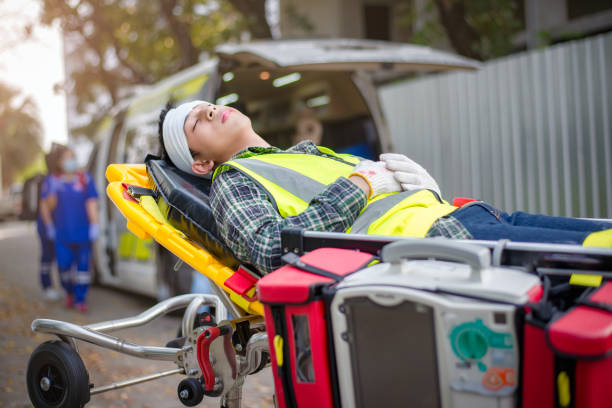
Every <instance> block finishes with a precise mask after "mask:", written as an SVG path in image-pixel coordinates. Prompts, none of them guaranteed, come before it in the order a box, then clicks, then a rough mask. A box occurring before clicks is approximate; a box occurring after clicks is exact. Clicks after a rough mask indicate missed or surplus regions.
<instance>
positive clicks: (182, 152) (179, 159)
mask: <svg viewBox="0 0 612 408" xmlns="http://www.w3.org/2000/svg"><path fill="white" fill-rule="evenodd" d="M202 103H208V102H206V101H193V102H186V103H184V104H182V105H179V106H177V107H176V108H174V109H170V110H169V111H168V113H166V117H165V118H164V124H163V127H162V132H163V138H164V147H165V148H166V151H167V152H168V156H170V160H172V162H173V163H174V165H175V166H176V167H178V168H179V169H181V170H183V171H184V172H186V173H190V174H195V175H196V176H200V177H208V178H210V174H206V175H203V174H198V173H195V172H194V171H193V170H192V169H191V165H192V164H193V157H191V152H189V146H188V145H187V136H186V135H185V120H187V115H189V112H191V110H192V109H193V108H195V107H196V106H198V105H200V104H202Z"/></svg>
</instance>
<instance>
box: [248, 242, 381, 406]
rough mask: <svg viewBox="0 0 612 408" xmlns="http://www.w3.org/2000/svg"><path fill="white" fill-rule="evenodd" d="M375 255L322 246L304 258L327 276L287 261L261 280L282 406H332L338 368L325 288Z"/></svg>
mask: <svg viewBox="0 0 612 408" xmlns="http://www.w3.org/2000/svg"><path fill="white" fill-rule="evenodd" d="M296 258H297V257H296ZM373 259H374V257H373V256H372V255H371V254H368V253H364V252H357V251H352V250H345V249H334V248H321V249H317V250H314V251H312V252H310V253H308V254H306V255H304V256H303V257H301V260H302V261H303V262H304V263H307V264H308V267H309V268H312V267H314V268H321V271H320V272H321V273H323V274H325V275H328V276H323V275H319V274H317V273H316V271H314V273H313V272H307V271H305V270H302V269H298V268H296V267H294V266H291V265H286V266H284V267H282V268H280V269H278V270H277V271H275V272H273V273H271V274H269V275H266V276H265V277H263V278H262V279H261V280H260V281H259V282H258V284H257V290H258V297H259V300H260V301H261V302H262V303H263V304H264V305H265V319H266V330H267V332H268V339H269V341H270V354H271V356H270V357H271V360H272V367H273V373H274V386H275V388H276V398H277V404H278V407H279V408H281V407H295V406H297V403H296V401H299V402H300V406H304V407H320V408H325V407H332V406H333V400H334V399H333V395H332V385H331V378H330V375H331V374H330V373H331V370H335V367H334V365H333V363H332V362H330V358H329V356H330V344H329V337H328V333H329V332H328V327H327V325H328V323H329V318H328V315H327V310H326V307H325V303H324V301H323V298H322V297H323V293H322V289H323V287H325V286H328V285H330V284H331V283H333V282H334V280H335V278H339V277H341V276H345V275H347V274H349V273H351V272H354V271H356V270H359V269H361V268H362V267H365V266H366V265H367V264H368V263H370V262H371V261H372V260H373ZM334 275H336V276H334Z"/></svg>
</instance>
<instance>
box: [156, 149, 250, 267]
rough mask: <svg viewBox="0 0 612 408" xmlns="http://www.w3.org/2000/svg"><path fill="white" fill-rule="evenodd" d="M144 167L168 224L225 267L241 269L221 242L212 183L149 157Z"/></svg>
mask: <svg viewBox="0 0 612 408" xmlns="http://www.w3.org/2000/svg"><path fill="white" fill-rule="evenodd" d="M145 163H146V166H147V173H148V175H149V177H150V178H151V179H152V180H153V181H154V183H155V191H156V192H157V193H158V194H157V200H156V201H157V204H158V206H159V209H160V210H161V212H162V214H163V215H164V216H165V217H166V219H167V220H168V222H169V223H170V224H171V225H172V226H173V227H175V228H176V229H178V230H180V231H182V232H183V233H184V234H185V235H187V237H189V238H190V239H191V240H193V241H195V242H197V243H198V244H200V245H202V246H203V247H204V248H206V249H207V250H208V252H210V253H211V254H212V255H214V256H215V257H216V258H217V259H219V261H221V262H222V263H223V264H225V265H227V266H228V267H230V268H232V269H235V268H236V267H238V265H239V264H240V262H239V261H238V260H237V259H236V258H235V257H234V255H233V253H232V251H231V250H230V249H229V248H228V247H227V246H226V245H225V244H224V243H223V242H222V241H221V239H220V238H219V231H218V229H217V225H216V223H215V220H214V218H213V213H212V209H211V208H210V198H209V194H210V185H211V181H210V180H207V179H204V178H201V177H196V176H193V175H191V174H188V173H185V172H182V171H181V170H179V169H177V168H176V167H174V166H171V165H169V164H168V163H167V162H165V161H164V160H159V159H157V158H156V157H155V156H148V157H147V159H146V160H145Z"/></svg>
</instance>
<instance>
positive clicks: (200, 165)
mask: <svg viewBox="0 0 612 408" xmlns="http://www.w3.org/2000/svg"><path fill="white" fill-rule="evenodd" d="M214 167H215V162H214V161H212V160H198V159H195V160H194V161H193V163H192V164H191V170H193V172H194V173H196V174H202V175H204V174H209V173H210V172H212V171H213V168H214Z"/></svg>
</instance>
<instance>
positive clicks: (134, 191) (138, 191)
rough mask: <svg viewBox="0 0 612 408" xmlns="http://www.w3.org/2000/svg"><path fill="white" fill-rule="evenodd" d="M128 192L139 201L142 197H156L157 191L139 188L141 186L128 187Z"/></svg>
mask: <svg viewBox="0 0 612 408" xmlns="http://www.w3.org/2000/svg"><path fill="white" fill-rule="evenodd" d="M127 192H128V194H129V195H130V196H132V197H134V198H136V199H138V198H140V197H142V196H153V197H155V191H153V190H151V189H150V188H145V187H139V186H127Z"/></svg>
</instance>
